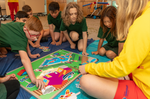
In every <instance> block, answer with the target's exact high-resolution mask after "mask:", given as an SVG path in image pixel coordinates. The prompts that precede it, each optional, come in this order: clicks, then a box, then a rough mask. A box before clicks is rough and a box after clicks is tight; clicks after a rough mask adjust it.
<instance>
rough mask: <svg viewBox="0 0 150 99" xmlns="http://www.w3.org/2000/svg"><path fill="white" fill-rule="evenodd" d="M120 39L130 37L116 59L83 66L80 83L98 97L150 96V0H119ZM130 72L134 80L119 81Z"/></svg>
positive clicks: (129, 98) (135, 98) (140, 98)
mask: <svg viewBox="0 0 150 99" xmlns="http://www.w3.org/2000/svg"><path fill="white" fill-rule="evenodd" d="M116 3H117V5H118V11H117V19H116V22H117V23H116V24H117V40H120V41H123V40H126V41H125V43H124V45H123V49H122V51H121V53H120V54H119V55H118V56H117V57H115V58H114V60H113V61H112V62H109V63H105V62H100V63H97V64H95V63H88V64H86V65H82V66H80V67H79V70H80V73H81V74H83V75H82V77H81V79H80V86H81V89H82V90H83V91H85V92H86V93H87V94H89V95H90V96H92V97H94V98H96V99H150V79H149V78H150V41H149V40H150V28H149V27H150V0H142V1H141V0H136V4H135V0H116ZM126 75H129V77H130V78H131V80H118V79H117V78H118V77H123V76H126Z"/></svg>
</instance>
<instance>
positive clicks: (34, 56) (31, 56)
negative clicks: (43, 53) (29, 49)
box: [30, 54, 40, 58]
mask: <svg viewBox="0 0 150 99" xmlns="http://www.w3.org/2000/svg"><path fill="white" fill-rule="evenodd" d="M37 57H40V54H31V55H30V58H37Z"/></svg>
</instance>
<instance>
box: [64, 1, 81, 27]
mask: <svg viewBox="0 0 150 99" xmlns="http://www.w3.org/2000/svg"><path fill="white" fill-rule="evenodd" d="M71 8H76V9H77V22H79V23H81V22H82V20H83V13H82V10H81V9H80V7H79V5H78V4H76V3H75V2H70V3H69V4H67V6H66V7H65V9H64V10H63V12H62V15H61V17H62V19H63V22H64V23H65V25H66V26H69V25H70V24H71V21H70V9H71Z"/></svg>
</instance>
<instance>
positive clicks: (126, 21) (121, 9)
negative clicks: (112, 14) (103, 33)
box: [116, 0, 149, 41]
mask: <svg viewBox="0 0 150 99" xmlns="http://www.w3.org/2000/svg"><path fill="white" fill-rule="evenodd" d="M148 1H149V0H118V2H117V3H118V13H117V22H116V24H117V40H119V41H123V40H125V39H126V38H127V35H128V31H129V28H130V26H131V25H132V24H133V22H134V20H135V19H137V18H138V17H139V16H140V15H141V14H142V12H143V10H144V8H145V7H146V5H147V3H148Z"/></svg>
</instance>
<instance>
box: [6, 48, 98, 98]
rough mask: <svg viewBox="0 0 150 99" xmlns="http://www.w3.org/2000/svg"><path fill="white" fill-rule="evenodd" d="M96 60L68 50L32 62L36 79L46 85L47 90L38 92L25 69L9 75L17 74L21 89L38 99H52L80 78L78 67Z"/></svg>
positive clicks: (18, 69)
mask: <svg viewBox="0 0 150 99" xmlns="http://www.w3.org/2000/svg"><path fill="white" fill-rule="evenodd" d="M96 61H97V59H96V58H92V57H87V56H82V55H80V54H77V53H73V52H70V51H66V50H58V51H56V52H53V53H51V54H48V55H46V56H44V57H42V58H40V59H38V60H35V61H33V62H32V67H33V70H34V74H35V76H36V78H38V79H41V80H43V81H44V83H45V87H46V89H45V90H44V89H43V90H38V88H37V87H36V86H35V85H34V84H32V83H31V80H30V78H29V76H28V75H27V73H26V71H25V69H24V67H23V66H22V67H20V68H17V69H15V70H13V71H11V72H9V73H7V74H8V75H9V74H12V73H14V74H16V77H17V78H18V80H19V82H20V84H21V87H22V88H24V89H25V90H26V91H28V92H29V93H31V94H32V95H33V96H35V97H36V98H38V99H40V98H41V99H51V98H52V97H54V96H56V95H57V94H58V93H60V92H61V91H62V90H63V89H64V88H65V87H67V86H68V85H69V84H70V83H71V82H72V81H74V80H75V79H76V78H77V77H79V76H80V74H79V72H78V67H79V66H80V65H83V64H87V63H89V62H96Z"/></svg>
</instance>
